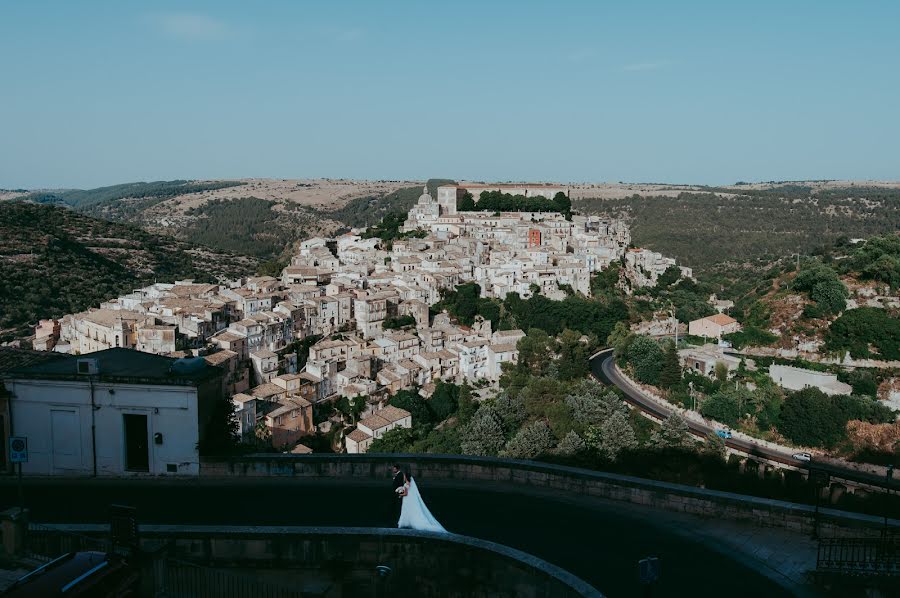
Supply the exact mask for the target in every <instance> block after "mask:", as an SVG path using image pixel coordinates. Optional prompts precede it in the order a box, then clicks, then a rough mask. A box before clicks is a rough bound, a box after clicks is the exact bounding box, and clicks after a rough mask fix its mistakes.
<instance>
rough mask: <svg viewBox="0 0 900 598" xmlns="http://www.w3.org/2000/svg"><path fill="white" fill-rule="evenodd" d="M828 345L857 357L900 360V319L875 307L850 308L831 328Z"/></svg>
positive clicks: (834, 350)
mask: <svg viewBox="0 0 900 598" xmlns="http://www.w3.org/2000/svg"><path fill="white" fill-rule="evenodd" d="M825 347H826V349H827V350H828V351H832V352H840V351H847V352H849V353H850V355H852V356H853V357H855V358H857V359H865V358H878V359H888V360H893V359H900V318H898V317H897V316H892V315H891V314H890V313H888V312H887V311H886V310H883V309H878V308H875V307H860V308H857V309H852V310H849V311H846V312H844V313H843V314H841V316H840V317H839V318H838V319H837V320H835V321H834V322H832V323H831V326H829V327H828V331H827V332H826V333H825ZM872 349H874V350H875V351H876V352H877V353H876V352H873V350H872Z"/></svg>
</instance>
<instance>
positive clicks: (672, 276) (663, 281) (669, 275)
mask: <svg viewBox="0 0 900 598" xmlns="http://www.w3.org/2000/svg"><path fill="white" fill-rule="evenodd" d="M679 278H681V268H679V267H678V266H669V267H668V268H666V271H665V272H663V273H662V274H660V275H659V277H658V278H657V279H656V288H657V289H664V288H666V287H670V286H672V285H673V284H675V283H676V282H678V279H679Z"/></svg>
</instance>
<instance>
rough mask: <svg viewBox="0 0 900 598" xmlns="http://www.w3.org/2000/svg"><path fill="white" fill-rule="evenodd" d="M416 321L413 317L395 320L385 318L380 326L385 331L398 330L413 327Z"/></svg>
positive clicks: (399, 317)
mask: <svg viewBox="0 0 900 598" xmlns="http://www.w3.org/2000/svg"><path fill="white" fill-rule="evenodd" d="M415 325H416V319H415V318H414V317H413V316H397V317H396V318H385V320H384V323H383V324H382V325H381V327H382V328H384V329H385V330H396V329H398V328H406V327H407V326H415Z"/></svg>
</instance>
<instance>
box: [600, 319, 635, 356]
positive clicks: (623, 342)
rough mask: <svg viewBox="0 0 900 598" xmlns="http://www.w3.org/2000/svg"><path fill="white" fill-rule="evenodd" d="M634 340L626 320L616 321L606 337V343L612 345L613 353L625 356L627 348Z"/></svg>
mask: <svg viewBox="0 0 900 598" xmlns="http://www.w3.org/2000/svg"><path fill="white" fill-rule="evenodd" d="M632 341H634V335H633V334H632V333H631V329H630V328H629V327H628V323H627V322H616V325H615V326H613V329H612V332H610V333H609V336H607V337H606V345H607V346H608V347H612V348H613V351H614V352H615V354H616V355H617V356H619V357H625V356H626V355H627V354H628V348H629V347H630V346H631V343H632Z"/></svg>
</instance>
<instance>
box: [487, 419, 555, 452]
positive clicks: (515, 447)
mask: <svg viewBox="0 0 900 598" xmlns="http://www.w3.org/2000/svg"><path fill="white" fill-rule="evenodd" d="M554 444H556V439H555V438H553V433H552V432H550V428H549V427H548V426H547V423H546V422H543V421H540V420H539V421H535V422H531V423H530V424H528V425H526V426H523V427H522V428H521V429H519V431H518V432H517V433H516V435H515V436H513V437H512V439H511V440H510V441H509V442H508V443H506V448H505V449H503V452H502V453H500V454H501V456H503V457H510V458H512V459H534V458H535V457H539V456H540V455H542V454H544V453H546V452H547V451H549V450H550V449H551V448H553V445H554Z"/></svg>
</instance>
